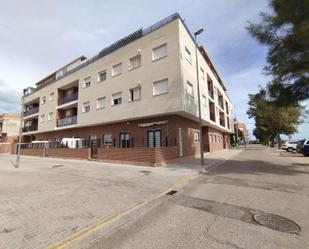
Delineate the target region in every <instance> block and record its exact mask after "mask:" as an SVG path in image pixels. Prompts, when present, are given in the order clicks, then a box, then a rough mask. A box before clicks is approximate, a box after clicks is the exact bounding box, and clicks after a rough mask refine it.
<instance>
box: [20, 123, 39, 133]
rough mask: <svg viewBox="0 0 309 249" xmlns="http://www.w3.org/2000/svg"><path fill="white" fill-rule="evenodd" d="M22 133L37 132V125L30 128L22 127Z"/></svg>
mask: <svg viewBox="0 0 309 249" xmlns="http://www.w3.org/2000/svg"><path fill="white" fill-rule="evenodd" d="M22 130H23V132H30V131H37V130H38V125H37V124H32V125H30V126H25V127H23V129H22Z"/></svg>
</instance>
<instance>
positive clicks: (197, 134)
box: [194, 131, 200, 143]
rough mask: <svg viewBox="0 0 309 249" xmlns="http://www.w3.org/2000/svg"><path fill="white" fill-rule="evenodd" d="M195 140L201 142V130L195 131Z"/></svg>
mask: <svg viewBox="0 0 309 249" xmlns="http://www.w3.org/2000/svg"><path fill="white" fill-rule="evenodd" d="M194 142H195V143H199V142H200V132H199V131H195V132H194Z"/></svg>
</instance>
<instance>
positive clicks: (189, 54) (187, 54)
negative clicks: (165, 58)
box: [185, 47, 192, 64]
mask: <svg viewBox="0 0 309 249" xmlns="http://www.w3.org/2000/svg"><path fill="white" fill-rule="evenodd" d="M185 58H186V60H187V61H188V62H189V63H190V64H192V54H191V52H190V50H189V49H188V48H187V47H185Z"/></svg>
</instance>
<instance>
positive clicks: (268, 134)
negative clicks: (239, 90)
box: [247, 88, 302, 147]
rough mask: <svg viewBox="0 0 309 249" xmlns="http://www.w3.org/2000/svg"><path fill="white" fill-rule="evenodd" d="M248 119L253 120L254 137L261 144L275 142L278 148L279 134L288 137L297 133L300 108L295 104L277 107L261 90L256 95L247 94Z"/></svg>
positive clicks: (268, 95) (265, 92) (263, 90)
mask: <svg viewBox="0 0 309 249" xmlns="http://www.w3.org/2000/svg"><path fill="white" fill-rule="evenodd" d="M248 105H249V109H248V111H247V114H248V116H249V118H254V120H255V126H256V128H255V130H254V135H255V136H256V138H258V139H259V140H260V141H261V142H263V143H268V142H269V141H270V142H271V144H272V145H273V144H274V142H275V140H277V141H278V147H280V134H284V135H290V134H293V133H294V132H296V131H297V125H298V124H299V122H300V121H299V120H300V115H301V112H302V107H301V106H299V105H298V104H297V103H294V104H290V105H288V106H278V104H277V102H274V101H273V100H272V98H270V94H269V93H268V92H267V91H266V90H265V89H263V88H262V89H261V90H260V91H259V92H258V93H257V94H249V102H248Z"/></svg>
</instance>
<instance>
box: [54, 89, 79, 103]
mask: <svg viewBox="0 0 309 249" xmlns="http://www.w3.org/2000/svg"><path fill="white" fill-rule="evenodd" d="M77 99H78V93H77V92H76V93H73V94H70V95H67V96H65V97H63V98H60V99H59V101H58V104H59V105H64V104H66V103H69V102H72V101H75V100H77Z"/></svg>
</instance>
